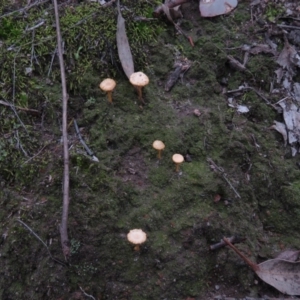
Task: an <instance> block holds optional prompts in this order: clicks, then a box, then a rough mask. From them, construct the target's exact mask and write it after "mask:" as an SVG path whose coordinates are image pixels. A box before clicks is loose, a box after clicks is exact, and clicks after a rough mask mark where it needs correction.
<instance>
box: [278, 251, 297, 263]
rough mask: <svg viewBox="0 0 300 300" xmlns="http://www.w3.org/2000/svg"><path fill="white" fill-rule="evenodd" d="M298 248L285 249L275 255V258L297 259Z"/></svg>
mask: <svg viewBox="0 0 300 300" xmlns="http://www.w3.org/2000/svg"><path fill="white" fill-rule="evenodd" d="M299 254H300V251H299V250H296V251H295V250H285V251H283V252H281V253H279V254H278V255H277V256H276V259H284V260H289V261H297V260H298V258H299Z"/></svg>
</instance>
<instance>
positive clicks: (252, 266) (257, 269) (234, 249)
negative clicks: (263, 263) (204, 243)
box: [223, 238, 259, 272]
mask: <svg viewBox="0 0 300 300" xmlns="http://www.w3.org/2000/svg"><path fill="white" fill-rule="evenodd" d="M223 241H224V242H225V243H226V244H227V245H228V246H229V247H230V248H231V249H232V250H233V251H234V252H235V253H236V254H237V255H239V256H240V257H241V258H242V259H243V260H244V261H245V263H246V264H247V265H249V266H250V267H251V269H252V270H253V271H254V272H257V271H259V265H257V264H256V263H254V262H252V261H251V260H250V259H249V258H248V257H246V256H245V255H244V254H243V253H242V252H241V251H240V250H239V249H238V248H236V247H235V246H233V245H232V244H231V242H230V241H229V240H228V239H226V238H223Z"/></svg>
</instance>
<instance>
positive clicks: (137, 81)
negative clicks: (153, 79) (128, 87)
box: [129, 72, 149, 102]
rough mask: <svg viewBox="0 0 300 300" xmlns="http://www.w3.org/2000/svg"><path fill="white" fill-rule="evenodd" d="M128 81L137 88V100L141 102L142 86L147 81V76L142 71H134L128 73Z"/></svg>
mask: <svg viewBox="0 0 300 300" xmlns="http://www.w3.org/2000/svg"><path fill="white" fill-rule="evenodd" d="M129 81H130V83H131V84H132V85H133V86H134V87H135V88H136V89H137V92H138V97H139V100H140V101H141V102H143V97H142V88H143V87H144V86H145V85H147V84H148V83H149V78H148V76H147V75H146V74H144V73H143V72H135V73H132V74H131V75H130V77H129Z"/></svg>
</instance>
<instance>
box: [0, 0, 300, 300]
mask: <svg viewBox="0 0 300 300" xmlns="http://www.w3.org/2000/svg"><path fill="white" fill-rule="evenodd" d="M159 4H160V1H142V0H140V1H129V0H124V1H121V8H122V13H123V16H124V18H125V20H126V29H127V30H128V38H129V42H130V44H131V45H132V53H133V57H134V63H135V68H136V71H143V72H144V73H146V74H147V75H148V76H149V78H150V83H149V84H148V85H147V86H146V87H145V88H144V90H143V92H144V94H143V97H144V101H145V103H141V102H139V100H138V98H137V95H136V93H135V90H134V88H133V87H132V86H131V84H130V83H129V81H128V80H127V78H126V76H125V75H124V74H123V72H122V71H121V70H122V67H121V64H120V61H119V59H118V54H117V50H116V42H115V30H116V17H117V10H116V6H115V4H112V5H109V6H107V7H104V6H101V5H100V4H99V3H96V2H80V3H77V2H75V1H72V2H71V1H69V2H60V14H61V15H60V18H61V27H62V37H63V40H64V51H65V52H64V59H65V68H66V73H67V83H68V93H69V97H70V98H69V103H68V104H69V114H68V121H69V127H68V134H69V152H70V211H69V221H68V226H69V237H70V244H71V256H70V259H69V261H68V262H66V261H65V259H64V256H63V254H62V250H61V244H60V233H59V225H60V222H61V212H62V198H63V195H62V182H63V153H62V139H61V118H62V114H61V99H62V96H61V85H60V70H59V64H58V58H57V55H56V54H57V51H56V35H55V26H54V13H53V7H52V4H51V3H48V1H44V2H42V1H41V2H29V4H28V3H27V1H21V0H20V1H17V2H14V3H12V2H11V0H5V1H4V3H3V4H2V6H1V16H0V17H1V18H0V25H1V26H0V27H1V29H0V51H1V55H0V64H1V65H2V68H1V71H0V84H1V89H2V91H1V94H0V100H1V102H0V114H1V117H0V186H1V190H0V222H1V223H0V224H1V226H0V230H1V231H0V234H1V240H0V299H3V300H9V299H13V300H18V299H33V300H35V299H39V300H40V299H57V300H58V299H98V300H100V299H101V300H103V299H107V300H113V299H118V300H125V299H130V300H131V299H132V300H141V299H155V300H157V299H168V300H171V299H174V300H193V299H194V300H196V299H200V300H202V299H203V300H210V299H211V300H214V299H219V300H220V299H224V300H226V299H243V298H245V297H252V298H251V299H271V298H272V299H282V298H284V299H294V298H296V297H295V296H287V295H286V296H284V295H283V294H281V293H280V292H279V291H277V290H276V289H275V288H273V287H271V286H270V285H268V284H266V283H264V282H263V281H262V280H260V279H259V278H258V277H257V276H256V275H255V273H254V272H253V271H252V270H251V269H250V268H249V266H248V265H246V264H245V263H244V262H243V261H242V260H241V259H240V257H238V256H237V255H236V254H235V253H234V252H233V251H232V250H231V249H230V248H228V247H225V246H224V247H220V248H218V249H216V250H211V246H212V245H214V244H216V243H218V242H220V240H221V239H222V238H223V237H233V236H234V237H236V238H237V239H238V240H239V241H240V242H239V243H236V246H237V247H238V248H239V249H240V250H241V251H242V252H243V253H244V254H245V255H246V256H247V257H249V258H250V259H251V260H252V261H254V262H257V263H260V262H263V261H265V260H267V259H270V258H274V257H276V256H277V255H278V254H279V253H280V252H282V251H285V250H293V249H296V250H299V249H300V233H299V228H300V162H299V154H298V146H299V145H298V141H297V140H296V141H294V142H293V143H292V142H291V140H290V139H289V136H288V137H286V136H285V134H286V131H285V130H286V127H285V126H284V125H285V122H286V119H285V118H284V116H283V113H284V112H286V111H285V110H284V109H283V108H282V106H280V103H286V105H291V103H294V104H295V105H296V106H297V107H298V103H297V101H300V86H299V83H297V82H300V81H299V80H300V73H299V66H300V59H299V60H298V61H297V59H298V58H299V57H300V56H299V54H297V53H299V52H297V51H299V46H300V7H299V5H298V4H297V1H267V0H265V1H252V2H250V1H239V3H238V6H237V7H236V9H235V10H233V11H232V12H231V13H229V14H228V15H223V16H218V17H214V18H203V17H201V16H200V13H199V2H198V1H190V2H188V3H185V4H184V5H182V15H183V16H182V18H181V19H179V20H176V22H178V25H179V26H180V28H181V29H182V31H183V32H184V33H185V34H186V35H187V36H189V37H190V38H191V39H192V40H193V44H194V46H193V45H191V42H190V41H189V40H188V39H187V38H186V37H184V36H183V35H182V34H180V33H178V32H177V31H176V30H175V29H174V26H173V24H171V23H169V22H168V20H166V19H165V18H159V19H154V20H152V19H151V20H148V21H145V20H143V19H142V20H141V18H138V17H146V18H149V19H150V18H152V12H153V10H154V9H155V7H156V6H157V5H159ZM26 5H27V6H26ZM28 5H29V6H28ZM30 5H32V6H30ZM287 49H288V50H287ZM180 64H181V65H182V64H184V65H188V66H189V68H188V69H187V70H186V72H182V74H181V76H180V77H179V78H178V80H177V81H176V82H175V84H174V86H173V87H172V88H168V86H166V83H167V82H168V78H169V76H170V74H171V73H172V72H174V70H175V69H176V66H179V65H180ZM106 77H113V78H114V79H115V80H116V82H117V86H116V88H115V90H114V92H113V103H112V104H110V103H109V102H108V101H107V98H106V95H105V94H104V93H102V92H101V91H100V89H99V83H100V81H101V80H102V79H104V78H106ZM279 101H280V102H279ZM7 105H8V106H7ZM29 109H31V110H32V111H30V110H29ZM74 119H76V121H77V123H78V126H79V131H80V133H81V136H82V138H83V140H84V141H85V143H86V144H87V145H88V147H89V148H90V149H91V150H92V151H93V152H94V156H95V157H97V159H98V160H99V161H98V162H97V161H94V160H93V159H92V157H91V156H90V155H88V154H87V153H86V151H85V149H84V147H83V145H82V144H81V142H80V140H79V138H78V135H77V133H76V130H75V128H74V121H73V120H74ZM274 121H276V122H278V123H274ZM276 124H277V125H276ZM278 124H282V126H283V127H280V128H281V129H280V131H281V133H279V132H278V131H276V130H275V129H276V128H277V130H279V129H278V128H279V127H278V126H281V125H278ZM276 126H277V127H276ZM282 128H284V129H282ZM289 134H290V132H289ZM285 139H286V141H285ZM155 140H161V141H163V142H164V144H165V149H164V150H163V152H162V158H161V159H158V158H157V153H156V151H155V150H154V149H153V148H152V143H153V142H154V141H155ZM174 153H179V154H182V155H183V156H184V159H185V161H184V162H183V163H182V164H181V165H180V169H179V172H175V166H174V163H173V162H172V159H171V158H172V155H173V154H174ZM134 228H138V229H142V230H143V231H145V232H146V234H147V241H146V242H145V243H144V244H142V245H141V247H140V250H139V251H135V250H134V246H133V245H131V244H130V243H129V242H128V241H127V238H126V237H127V233H128V232H129V230H131V229H134Z"/></svg>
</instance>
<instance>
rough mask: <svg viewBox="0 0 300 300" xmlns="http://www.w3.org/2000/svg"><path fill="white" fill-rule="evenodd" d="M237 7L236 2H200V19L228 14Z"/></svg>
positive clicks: (234, 0)
mask: <svg viewBox="0 0 300 300" xmlns="http://www.w3.org/2000/svg"><path fill="white" fill-rule="evenodd" d="M236 6H237V0H200V3H199V9H200V13H201V16H202V17H215V16H219V15H224V14H228V13H230V12H231V11H232V10H233V9H234V8H235V7H236Z"/></svg>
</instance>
